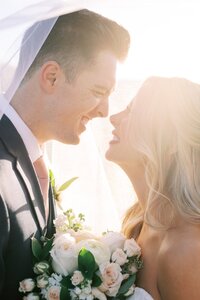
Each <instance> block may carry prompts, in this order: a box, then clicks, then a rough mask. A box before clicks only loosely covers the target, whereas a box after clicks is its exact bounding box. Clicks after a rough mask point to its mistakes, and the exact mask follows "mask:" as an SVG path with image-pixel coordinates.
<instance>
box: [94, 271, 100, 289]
mask: <svg viewBox="0 0 200 300" xmlns="http://www.w3.org/2000/svg"><path fill="white" fill-rule="evenodd" d="M101 283H102V280H101V278H100V277H99V276H98V275H97V274H96V273H94V275H93V278H92V286H93V287H98V286H100V285H101Z"/></svg>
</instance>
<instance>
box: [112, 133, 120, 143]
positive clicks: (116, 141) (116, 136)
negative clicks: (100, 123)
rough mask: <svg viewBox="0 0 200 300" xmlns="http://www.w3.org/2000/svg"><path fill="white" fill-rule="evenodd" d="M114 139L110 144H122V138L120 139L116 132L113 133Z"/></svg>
mask: <svg viewBox="0 0 200 300" xmlns="http://www.w3.org/2000/svg"><path fill="white" fill-rule="evenodd" d="M112 135H113V138H112V140H111V141H110V144H117V143H119V142H120V138H119V137H118V135H117V134H116V132H115V131H113V132H112Z"/></svg>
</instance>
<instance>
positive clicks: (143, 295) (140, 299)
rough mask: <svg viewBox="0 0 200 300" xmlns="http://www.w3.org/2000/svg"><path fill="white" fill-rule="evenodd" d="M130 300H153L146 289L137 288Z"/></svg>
mask: <svg viewBox="0 0 200 300" xmlns="http://www.w3.org/2000/svg"><path fill="white" fill-rule="evenodd" d="M127 299H128V300H153V298H152V297H151V295H150V294H148V293H147V292H146V291H145V290H144V289H142V288H139V287H136V288H135V292H134V294H133V295H132V296H130V297H128V298H127Z"/></svg>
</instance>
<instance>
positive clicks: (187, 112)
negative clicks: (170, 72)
mask: <svg viewBox="0 0 200 300" xmlns="http://www.w3.org/2000/svg"><path fill="white" fill-rule="evenodd" d="M110 120H111V123H112V125H113V126H114V130H113V132H112V133H113V139H112V140H111V141H110V145H109V149H108V150H107V152H106V158H107V159H108V160H110V161H113V162H115V163H116V164H118V165H119V166H120V167H121V168H122V169H123V170H124V171H125V173H126V174H127V175H128V177H129V179H130V181H131V183H132V185H133V187H134V190H135V192H136V194H137V198H138V201H137V202H136V203H134V205H133V206H132V207H131V208H129V210H128V211H127V213H126V215H125V218H124V221H123V226H122V229H123V232H124V234H125V235H126V236H127V237H135V238H136V240H137V242H138V243H139V245H140V246H141V248H142V255H143V262H144V267H143V269H142V270H141V271H139V273H138V276H137V283H136V284H137V286H138V287H140V288H136V293H135V294H134V296H132V297H131V300H134V299H136V300H138V299H143V300H149V299H152V298H151V296H152V297H153V299H155V300H161V299H162V300H186V299H187V300H188V299H192V300H199V299H200V285H199V274H200V255H199V253H200V238H199V237H200V86H199V85H198V84H196V83H192V82H190V81H189V80H186V79H182V78H158V77H152V78H149V79H147V80H146V81H145V82H144V83H143V85H142V86H141V88H140V89H139V91H138V93H137V95H136V97H135V98H134V99H133V101H132V102H131V103H130V104H129V105H128V107H127V108H126V109H125V110H123V111H122V112H120V113H118V114H116V115H113V116H111V118H110ZM150 295H151V296H150Z"/></svg>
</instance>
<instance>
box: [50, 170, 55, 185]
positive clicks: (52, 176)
mask: <svg viewBox="0 0 200 300" xmlns="http://www.w3.org/2000/svg"><path fill="white" fill-rule="evenodd" d="M49 178H50V182H51V185H52V187H53V188H54V187H55V176H54V174H53V171H52V170H51V169H49Z"/></svg>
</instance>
